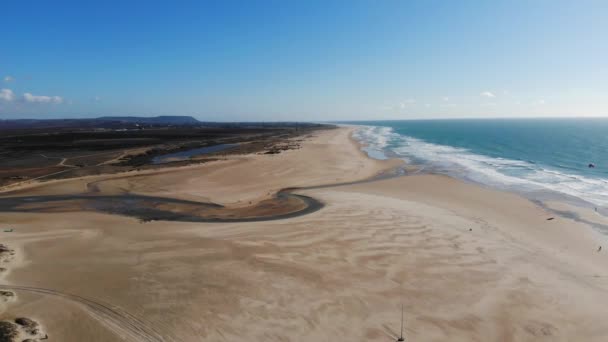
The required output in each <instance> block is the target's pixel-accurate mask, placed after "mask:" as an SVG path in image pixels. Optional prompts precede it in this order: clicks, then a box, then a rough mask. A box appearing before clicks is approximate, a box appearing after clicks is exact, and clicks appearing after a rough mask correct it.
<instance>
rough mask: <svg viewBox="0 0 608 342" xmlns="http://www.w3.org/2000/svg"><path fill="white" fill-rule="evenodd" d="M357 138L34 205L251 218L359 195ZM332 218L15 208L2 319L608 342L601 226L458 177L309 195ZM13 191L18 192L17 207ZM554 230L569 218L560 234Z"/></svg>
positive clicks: (46, 189) (166, 333) (160, 337)
mask: <svg viewBox="0 0 608 342" xmlns="http://www.w3.org/2000/svg"><path fill="white" fill-rule="evenodd" d="M349 134H350V129H339V130H334V131H326V132H320V133H316V134H315V135H316V136H315V137H313V138H310V139H309V140H308V141H306V142H303V143H302V148H301V149H299V150H291V151H286V152H284V153H281V154H278V155H247V156H236V157H232V158H230V159H228V160H225V161H219V162H213V163H209V164H203V165H197V166H192V167H184V168H178V169H174V170H163V171H161V172H148V173H146V172H143V173H139V174H129V175H127V176H124V175H123V176H120V177H117V176H116V175H114V176H107V177H106V176H102V177H86V178H82V179H77V180H71V181H57V182H51V183H47V184H43V185H41V186H38V187H32V188H28V189H24V190H22V191H21V192H20V193H19V194H17V195H18V196H23V195H28V196H47V195H60V194H61V195H69V194H71V193H81V192H82V191H85V190H86V189H87V184H92V183H94V185H95V187H96V189H97V190H98V191H100V192H102V193H103V194H107V195H109V194H114V195H121V194H125V193H132V194H138V195H146V196H160V197H172V198H177V199H182V200H196V201H204V202H212V203H217V204H220V205H222V206H226V207H229V208H243V207H247V206H249V205H251V204H250V202H251V203H252V204H253V203H257V202H259V201H263V200H267V199H268V198H271V197H272V196H274V194H275V193H276V191H278V190H279V189H283V188H288V187H305V186H316V185H322V184H332V183H343V182H352V181H358V180H363V179H367V178H369V177H372V176H374V175H376V174H377V173H378V172H381V171H383V170H387V169H390V168H391V167H394V166H395V165H396V162H395V161H387V162H378V161H374V160H370V159H368V158H366V157H365V156H364V155H363V154H362V153H361V152H360V151H359V149H358V147H357V146H356V145H355V144H353V142H352V141H350V139H349ZM295 193H297V194H300V195H305V196H309V197H311V198H314V199H316V200H318V201H321V202H322V203H324V204H325V206H324V207H323V208H322V209H321V210H318V211H315V212H312V213H308V214H307V215H302V216H298V217H293V218H288V219H284V220H274V221H262V222H224V223H193V222H173V221H154V222H148V223H143V224H142V223H141V222H140V220H138V219H137V218H133V217H127V216H123V215H112V214H106V213H99V212H93V211H86V212H82V211H74V212H48V213H32V212H28V213H22V212H10V213H7V212H0V222H1V225H2V227H0V228H2V229H4V228H5V227H4V226H6V227H10V228H14V231H13V232H3V231H2V230H0V242H2V243H3V244H5V245H7V246H9V247H10V248H11V249H13V250H14V251H15V252H16V257H15V258H14V259H12V260H11V261H10V262H8V263H6V264H7V268H8V269H9V270H8V271H7V272H5V273H2V277H3V280H2V283H3V284H4V285H3V286H2V288H3V289H9V290H12V291H14V292H15V294H16V296H17V298H16V300H14V301H11V302H10V303H7V304H6V306H5V307H6V310H5V312H4V313H3V314H2V317H1V318H2V319H4V320H10V319H14V318H15V317H18V316H25V317H30V318H33V319H35V320H36V321H37V322H39V323H40V324H41V326H42V327H43V328H44V331H45V332H46V333H48V334H49V340H56V341H83V340H86V341H117V340H125V341H201V340H205V341H236V340H244V339H245V340H249V341H326V340H334V339H337V338H338V339H341V340H351V341H389V340H390V339H391V338H394V337H395V334H396V333H397V332H398V330H399V315H400V306H401V304H403V305H404V308H405V320H406V322H405V327H406V329H405V332H406V336H407V337H409V339H410V340H412V341H445V340H450V341H575V340H576V341H605V340H607V339H608V326H606V325H605V324H604V320H605V317H606V316H607V315H608V308H606V305H605V303H608V271H607V270H608V254H606V252H597V251H596V249H597V246H598V245H600V244H605V245H607V246H608V244H606V242H605V241H606V240H605V236H602V235H600V234H598V233H597V232H595V231H594V230H593V229H591V228H589V227H588V226H587V225H585V224H584V223H583V222H577V221H574V220H571V219H568V218H563V217H559V216H555V214H554V213H551V212H547V211H545V210H544V209H542V208H540V207H538V206H537V205H535V204H534V203H532V202H530V201H528V200H525V199H523V198H521V197H518V196H516V195H513V194H507V193H502V192H498V191H493V190H489V189H485V188H481V187H477V186H474V185H471V184H465V183H462V182H459V181H456V180H454V179H451V178H447V177H441V176H428V175H421V176H409V177H400V178H393V179H384V180H378V181H374V182H366V183H361V184H351V185H343V186H335V187H331V186H330V187H322V188H314V189H308V190H299V191H296V192H295ZM17 195H15V194H11V195H10V196H17ZM548 217H555V219H554V220H551V221H548V220H547V218H548Z"/></svg>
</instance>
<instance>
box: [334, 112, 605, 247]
mask: <svg viewBox="0 0 608 342" xmlns="http://www.w3.org/2000/svg"><path fill="white" fill-rule="evenodd" d="M343 126H346V127H353V128H355V129H356V128H357V127H359V128H363V127H374V126H367V125H357V124H347V125H343ZM352 139H353V140H354V141H355V143H357V144H358V146H359V147H360V148H361V151H362V153H363V154H364V156H365V157H366V158H370V159H374V160H379V161H382V160H384V159H378V158H375V157H374V156H372V155H370V154H369V153H368V152H366V151H365V150H364V148H365V147H366V145H365V143H364V142H363V141H358V140H357V139H356V138H354V137H353V138H352ZM381 153H383V155H384V157H385V158H387V159H399V160H402V161H403V163H404V164H403V166H402V169H403V170H405V171H406V172H404V173H403V175H404V176H412V175H436V176H445V177H449V178H451V179H454V180H456V181H460V182H464V183H466V184H470V185H473V186H479V187H482V188H486V189H492V190H496V191H502V192H506V193H512V194H515V195H518V196H520V197H522V198H524V199H526V200H528V201H531V202H533V203H535V204H537V205H539V206H540V207H542V208H543V209H545V210H547V211H548V212H551V213H552V214H554V215H559V216H562V217H564V218H569V219H574V220H577V221H578V222H582V223H586V224H587V225H589V226H590V227H591V228H593V229H596V230H598V231H600V232H602V233H603V234H606V235H608V208H606V207H600V206H597V205H595V204H593V203H591V202H589V201H587V200H585V199H582V198H579V197H575V196H572V195H569V194H566V193H562V192H559V191H556V190H550V189H535V190H530V189H527V190H523V189H520V188H517V187H515V186H503V187H501V186H497V185H492V184H488V183H484V182H481V181H477V180H474V179H471V178H468V177H465V176H458V175H456V174H453V173H450V172H449V171H436V170H433V169H432V168H431V169H429V168H428V167H427V166H425V165H424V164H409V163H408V162H407V161H406V160H405V159H403V157H400V156H398V155H392V154H391V155H387V154H386V152H381ZM554 207H559V208H560V209H555V208H554ZM589 211H592V212H594V214H597V215H599V216H600V217H599V218H598V217H593V218H592V219H589V218H590V215H589V214H588V212H589ZM581 216H584V217H586V218H587V219H588V220H585V219H582V218H581ZM591 216H593V215H591Z"/></svg>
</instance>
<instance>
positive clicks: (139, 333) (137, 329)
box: [0, 284, 175, 342]
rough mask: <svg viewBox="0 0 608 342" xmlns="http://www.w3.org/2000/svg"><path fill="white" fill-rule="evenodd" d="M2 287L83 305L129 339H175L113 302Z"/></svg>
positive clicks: (146, 341)
mask: <svg viewBox="0 0 608 342" xmlns="http://www.w3.org/2000/svg"><path fill="white" fill-rule="evenodd" d="M0 289H3V290H13V291H26V292H31V293H38V294H43V295H50V296H55V297H60V298H63V299H67V300H69V301H72V302H75V303H78V304H80V305H83V306H84V307H85V308H86V309H88V312H89V313H90V314H91V315H92V316H93V317H94V318H95V319H97V320H98V321H99V322H101V323H102V324H104V325H105V326H106V327H107V328H108V329H110V331H112V332H113V333H115V334H116V335H118V336H120V337H122V338H123V339H125V340H127V341H144V342H164V341H175V339H173V338H168V337H166V336H162V335H161V334H160V333H159V332H158V331H157V330H156V329H154V328H152V327H151V326H150V325H148V324H146V323H145V322H143V321H142V320H141V319H139V318H137V317H135V316H134V315H132V314H130V313H129V312H127V311H125V310H123V309H121V308H119V307H117V306H114V305H111V304H106V303H102V302H99V301H94V300H91V299H88V298H85V297H82V296H78V295H74V294H69V293H63V292H59V291H55V290H51V289H45V288H40V287H31V286H19V285H4V284H0Z"/></svg>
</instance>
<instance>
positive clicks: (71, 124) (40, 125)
mask: <svg viewBox="0 0 608 342" xmlns="http://www.w3.org/2000/svg"><path fill="white" fill-rule="evenodd" d="M136 125H146V126H197V125H202V122H200V121H198V120H196V119H195V118H193V117H191V116H155V117H137V116H104V117H99V118H91V119H88V118H85V119H16V120H0V130H10V129H45V128H46V129H48V128H121V127H130V126H136Z"/></svg>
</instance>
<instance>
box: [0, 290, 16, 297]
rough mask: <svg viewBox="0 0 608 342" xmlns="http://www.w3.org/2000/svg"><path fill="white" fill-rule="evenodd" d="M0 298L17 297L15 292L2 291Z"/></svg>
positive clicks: (0, 291)
mask: <svg viewBox="0 0 608 342" xmlns="http://www.w3.org/2000/svg"><path fill="white" fill-rule="evenodd" d="M0 297H15V293H14V292H13V291H6V290H0Z"/></svg>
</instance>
